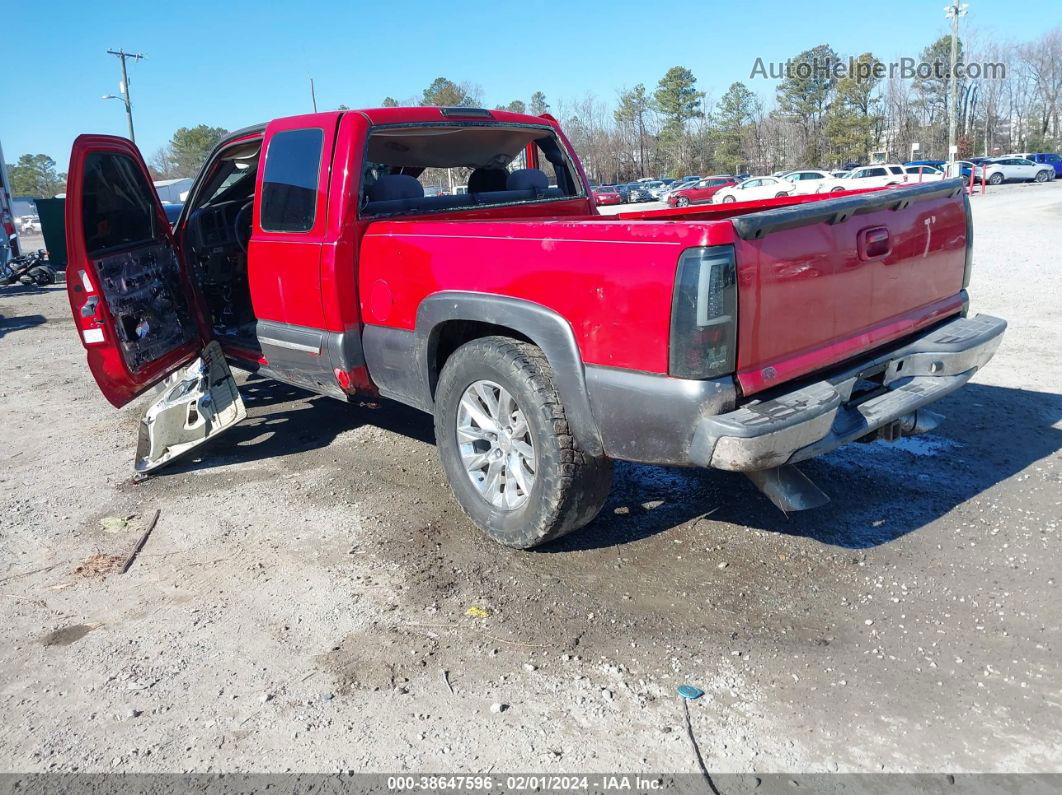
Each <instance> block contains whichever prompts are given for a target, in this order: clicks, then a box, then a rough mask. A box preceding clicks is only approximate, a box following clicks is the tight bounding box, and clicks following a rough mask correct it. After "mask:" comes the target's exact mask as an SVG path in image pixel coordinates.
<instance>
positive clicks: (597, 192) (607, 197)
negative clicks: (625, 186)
mask: <svg viewBox="0 0 1062 795" xmlns="http://www.w3.org/2000/svg"><path fill="white" fill-rule="evenodd" d="M593 196H594V204H597V205H606V204H623V197H622V196H620V193H619V191H618V190H616V186H615V185H598V186H596V187H595V188H594V189H593Z"/></svg>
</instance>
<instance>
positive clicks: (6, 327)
mask: <svg viewBox="0 0 1062 795" xmlns="http://www.w3.org/2000/svg"><path fill="white" fill-rule="evenodd" d="M47 322H48V318H46V317H45V316H44V315H16V316H14V317H4V316H3V315H0V337H6V336H7V335H8V334H12V333H14V332H16V331H25V330H26V329H30V328H36V327H37V326H41V325H43V324H45V323H47Z"/></svg>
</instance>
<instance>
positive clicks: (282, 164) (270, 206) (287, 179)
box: [262, 128, 324, 232]
mask: <svg viewBox="0 0 1062 795" xmlns="http://www.w3.org/2000/svg"><path fill="white" fill-rule="evenodd" d="M323 145H324V130H320V129H316V128H314V129H307V130H285V131H284V132H278V133H277V134H276V135H274V136H273V139H272V140H271V141H270V142H269V151H268V152H267V153H266V162H265V175H264V176H263V178H262V229H264V230H265V231H267V232H307V231H309V230H310V229H312V228H313V222H314V215H315V213H316V210H317V182H318V178H319V177H320V172H321V148H322V146H323Z"/></svg>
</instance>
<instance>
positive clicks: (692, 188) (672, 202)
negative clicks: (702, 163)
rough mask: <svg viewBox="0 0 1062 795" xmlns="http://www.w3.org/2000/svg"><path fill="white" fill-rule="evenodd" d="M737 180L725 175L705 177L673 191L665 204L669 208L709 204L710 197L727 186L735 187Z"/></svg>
mask: <svg viewBox="0 0 1062 795" xmlns="http://www.w3.org/2000/svg"><path fill="white" fill-rule="evenodd" d="M736 184H737V180H736V179H734V178H733V177H731V176H729V175H726V174H717V175H716V176H714V177H705V178H704V179H702V180H701V181H700V182H695V183H694V184H692V185H685V186H683V187H681V188H679V189H678V190H674V191H672V192H671V193H669V194H668V196H667V203H668V205H669V206H671V207H688V206H689V205H691V204H704V203H706V202H710V201H711V200H712V197H713V196H714V195H715V194H716V192H717V191H718V190H720V189H721V188H725V187H727V186H728V185H736Z"/></svg>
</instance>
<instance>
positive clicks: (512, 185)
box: [505, 168, 549, 190]
mask: <svg viewBox="0 0 1062 795" xmlns="http://www.w3.org/2000/svg"><path fill="white" fill-rule="evenodd" d="M548 187H549V178H548V177H547V176H546V172H545V171H539V170H538V169H537V168H521V169H518V170H517V171H514V172H513V173H512V174H510V175H509V179H507V180H506V181H505V189H506V190H545V189H546V188H548Z"/></svg>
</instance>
